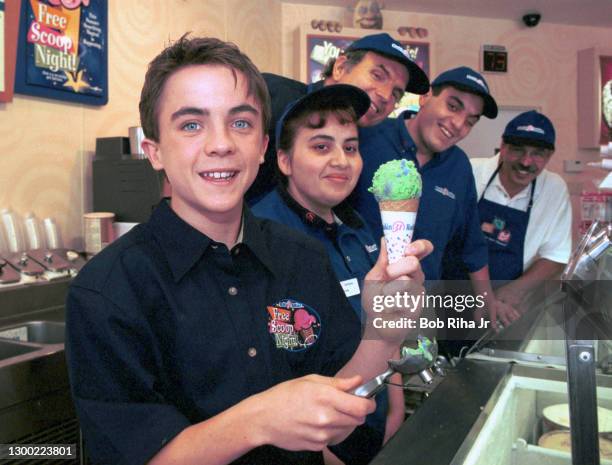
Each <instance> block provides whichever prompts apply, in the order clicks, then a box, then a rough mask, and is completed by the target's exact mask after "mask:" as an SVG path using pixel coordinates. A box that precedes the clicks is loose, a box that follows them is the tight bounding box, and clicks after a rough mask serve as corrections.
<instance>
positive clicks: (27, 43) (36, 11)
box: [15, 0, 108, 105]
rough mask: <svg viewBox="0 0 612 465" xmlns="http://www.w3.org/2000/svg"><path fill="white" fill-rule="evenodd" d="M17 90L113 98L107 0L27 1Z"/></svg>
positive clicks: (88, 99) (91, 99) (72, 98)
mask: <svg viewBox="0 0 612 465" xmlns="http://www.w3.org/2000/svg"><path fill="white" fill-rule="evenodd" d="M15 92H16V93H20V94H27V95H34V96H37V97H45V98H52V99H58V100H65V101H69V102H76V103H84V104H88V105H105V104H106V103H107V102H108V0H22V2H21V15H20V25H19V40H18V49H17V65H16V70H15Z"/></svg>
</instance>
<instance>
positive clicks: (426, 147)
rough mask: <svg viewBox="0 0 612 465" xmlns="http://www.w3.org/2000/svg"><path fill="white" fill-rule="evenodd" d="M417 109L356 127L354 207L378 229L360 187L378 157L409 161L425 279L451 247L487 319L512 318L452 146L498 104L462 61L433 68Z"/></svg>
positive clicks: (436, 275)
mask: <svg viewBox="0 0 612 465" xmlns="http://www.w3.org/2000/svg"><path fill="white" fill-rule="evenodd" d="M419 104H420V109H419V111H418V113H415V112H412V111H406V112H404V113H402V114H401V115H400V116H399V117H398V118H397V119H395V120H392V119H388V120H386V121H385V122H383V123H381V124H379V125H377V126H374V127H371V128H362V129H361V131H360V150H361V154H362V156H363V160H364V167H363V171H362V174H361V177H360V179H359V182H358V184H357V187H356V188H355V191H354V193H353V196H352V203H353V206H355V208H356V209H357V211H359V213H361V215H362V216H363V217H364V219H365V220H366V221H367V222H368V224H369V225H370V227H371V228H372V230H373V231H374V233H375V236H377V237H380V236H382V234H383V232H382V224H381V220H380V213H379V208H378V204H377V202H376V200H375V198H374V196H373V195H372V194H370V193H369V192H368V191H367V189H368V187H369V186H370V184H371V182H372V176H373V174H374V172H375V171H376V169H377V168H378V167H379V166H380V165H381V164H383V163H385V162H387V161H389V160H393V159H400V158H406V159H408V160H412V161H413V162H414V163H415V164H416V166H417V168H418V170H419V172H420V173H421V177H422V179H423V193H422V197H421V201H420V206H419V212H418V215H417V220H416V225H415V230H414V237H415V238H417V239H429V240H430V241H431V242H432V243H433V244H434V251H433V253H432V254H430V255H429V256H428V257H427V258H426V259H424V260H423V262H422V266H423V271H424V272H425V277H426V279H428V280H429V281H435V280H439V279H440V278H441V277H442V263H443V257H444V254H445V251H446V249H447V247H449V246H454V247H456V248H457V249H458V257H459V259H460V260H461V265H462V266H463V267H464V269H466V270H467V272H468V274H469V276H470V279H471V281H472V283H473V286H474V288H475V291H476V292H477V293H478V294H482V295H484V296H485V300H486V303H487V307H488V310H489V312H490V317H491V323H492V325H493V326H495V325H496V319H497V317H499V318H500V319H501V320H502V321H503V322H504V323H506V324H507V323H510V322H511V321H512V320H514V319H516V318H518V313H517V312H516V311H515V310H514V309H513V308H511V307H510V306H509V305H506V304H504V303H503V302H500V301H498V300H497V299H495V296H494V295H493V292H492V290H491V285H490V281H489V273H488V267H487V245H486V242H485V239H484V237H483V235H482V233H481V231H480V222H479V221H478V210H477V206H476V202H477V197H476V188H475V185H474V176H473V174H472V170H471V166H470V163H469V161H468V157H467V156H466V154H465V153H464V152H463V150H461V149H460V148H459V147H457V146H456V145H455V144H457V143H458V142H459V141H461V140H462V139H464V138H465V137H466V136H467V135H468V134H469V133H470V131H471V130H472V127H474V125H475V124H476V123H477V122H478V120H479V119H480V117H481V116H482V115H484V116H486V117H487V118H495V117H496V116H497V104H496V103H495V100H494V99H493V97H492V96H491V94H490V92H489V87H488V85H487V83H486V81H485V79H484V77H483V76H482V75H480V74H479V73H477V72H476V71H474V70H473V69H471V68H468V67H465V66H464V67H459V68H454V69H451V70H448V71H445V72H443V73H442V74H440V75H439V76H438V77H437V78H436V79H435V80H434V81H433V82H432V89H431V91H430V92H428V93H427V94H425V95H422V96H421V97H420V99H419Z"/></svg>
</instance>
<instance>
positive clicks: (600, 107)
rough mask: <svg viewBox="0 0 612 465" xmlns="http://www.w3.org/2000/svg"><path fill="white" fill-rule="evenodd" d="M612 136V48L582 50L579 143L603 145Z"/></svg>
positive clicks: (579, 64) (588, 145) (579, 73)
mask: <svg viewBox="0 0 612 465" xmlns="http://www.w3.org/2000/svg"><path fill="white" fill-rule="evenodd" d="M611 140H612V49H610V48H601V47H593V48H589V49H586V50H580V51H579V52H578V147H580V148H599V147H600V146H601V145H606V144H608V142H610V141H611Z"/></svg>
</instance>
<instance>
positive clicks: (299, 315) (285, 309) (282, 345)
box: [267, 299, 321, 352]
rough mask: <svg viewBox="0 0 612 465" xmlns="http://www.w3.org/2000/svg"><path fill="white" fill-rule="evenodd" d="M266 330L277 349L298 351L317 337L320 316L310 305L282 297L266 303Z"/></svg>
mask: <svg viewBox="0 0 612 465" xmlns="http://www.w3.org/2000/svg"><path fill="white" fill-rule="evenodd" d="M267 310H268V332H269V333H270V336H272V338H273V339H274V342H275V343H276V348H277V349H285V350H288V351H290V352H299V351H302V350H305V349H308V348H309V347H310V346H312V345H313V344H314V343H315V342H317V340H318V339H319V334H320V333H321V318H320V317H319V314H318V313H317V312H316V311H315V310H314V309H313V308H311V307H309V306H308V305H306V304H303V303H301V302H298V301H297V300H292V299H283V300H280V301H279V302H277V303H275V304H274V305H268V306H267Z"/></svg>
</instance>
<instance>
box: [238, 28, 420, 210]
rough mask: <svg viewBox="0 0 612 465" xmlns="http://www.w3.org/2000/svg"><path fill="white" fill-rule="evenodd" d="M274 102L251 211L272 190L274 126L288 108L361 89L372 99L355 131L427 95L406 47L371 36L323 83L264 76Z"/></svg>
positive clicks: (328, 71)
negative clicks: (336, 89) (344, 88)
mask: <svg viewBox="0 0 612 465" xmlns="http://www.w3.org/2000/svg"><path fill="white" fill-rule="evenodd" d="M263 76H264V79H265V81H266V85H267V86H268V90H269V92H270V96H271V99H272V125H271V126H270V132H269V135H270V146H269V147H268V150H267V152H266V155H265V162H264V164H263V165H262V166H261V168H260V170H259V174H258V175H257V178H256V179H255V182H254V183H253V185H252V186H251V187H250V188H249V190H248V192H247V194H246V200H247V202H248V203H249V205H253V204H254V203H256V202H257V201H258V200H260V199H261V198H262V197H263V196H264V195H265V194H267V193H268V192H270V191H271V190H273V189H274V188H275V187H276V179H275V177H274V173H275V169H276V168H275V167H276V156H275V148H276V141H275V138H274V136H275V134H274V128H275V127H276V122H277V121H278V119H279V118H280V116H281V115H282V114H283V112H284V111H285V108H287V105H289V104H290V103H291V102H293V101H295V100H297V99H299V98H301V97H303V96H304V95H306V94H307V93H308V92H310V91H312V90H317V89H321V88H322V87H323V86H329V85H333V84H349V85H353V86H355V87H359V88H360V89H361V90H363V91H364V92H365V93H367V94H368V97H370V106H369V107H368V111H367V112H366V113H365V114H364V115H363V116H362V117H361V118H359V126H364V127H365V126H374V125H376V124H379V123H380V122H382V121H384V119H385V118H386V117H387V116H389V114H390V113H391V112H392V111H393V110H395V106H396V104H397V102H399V100H400V99H401V98H402V96H403V95H404V92H412V93H413V94H425V93H426V92H427V91H428V90H429V78H428V77H427V75H426V74H425V72H424V71H423V70H422V69H421V68H420V67H419V65H417V64H416V63H415V62H414V61H413V60H412V59H411V58H410V55H409V54H408V52H407V51H406V49H405V48H404V46H403V45H402V44H401V43H400V42H398V41H397V40H395V39H393V38H392V37H391V36H390V35H389V34H387V33H384V32H383V33H379V34H371V35H367V36H364V37H362V38H360V39H358V40H356V41H355V42H353V43H352V44H351V45H350V46H349V47H347V49H346V50H344V51H342V53H341V54H340V55H339V56H338V57H337V58H333V59H330V60H329V61H328V62H327V63H326V65H325V68H324V70H323V72H322V76H321V80H319V81H317V82H314V83H312V84H309V85H306V84H304V83H302V82H299V81H295V80H293V79H289V78H286V77H284V76H279V75H277V74H270V73H264V74H263Z"/></svg>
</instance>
